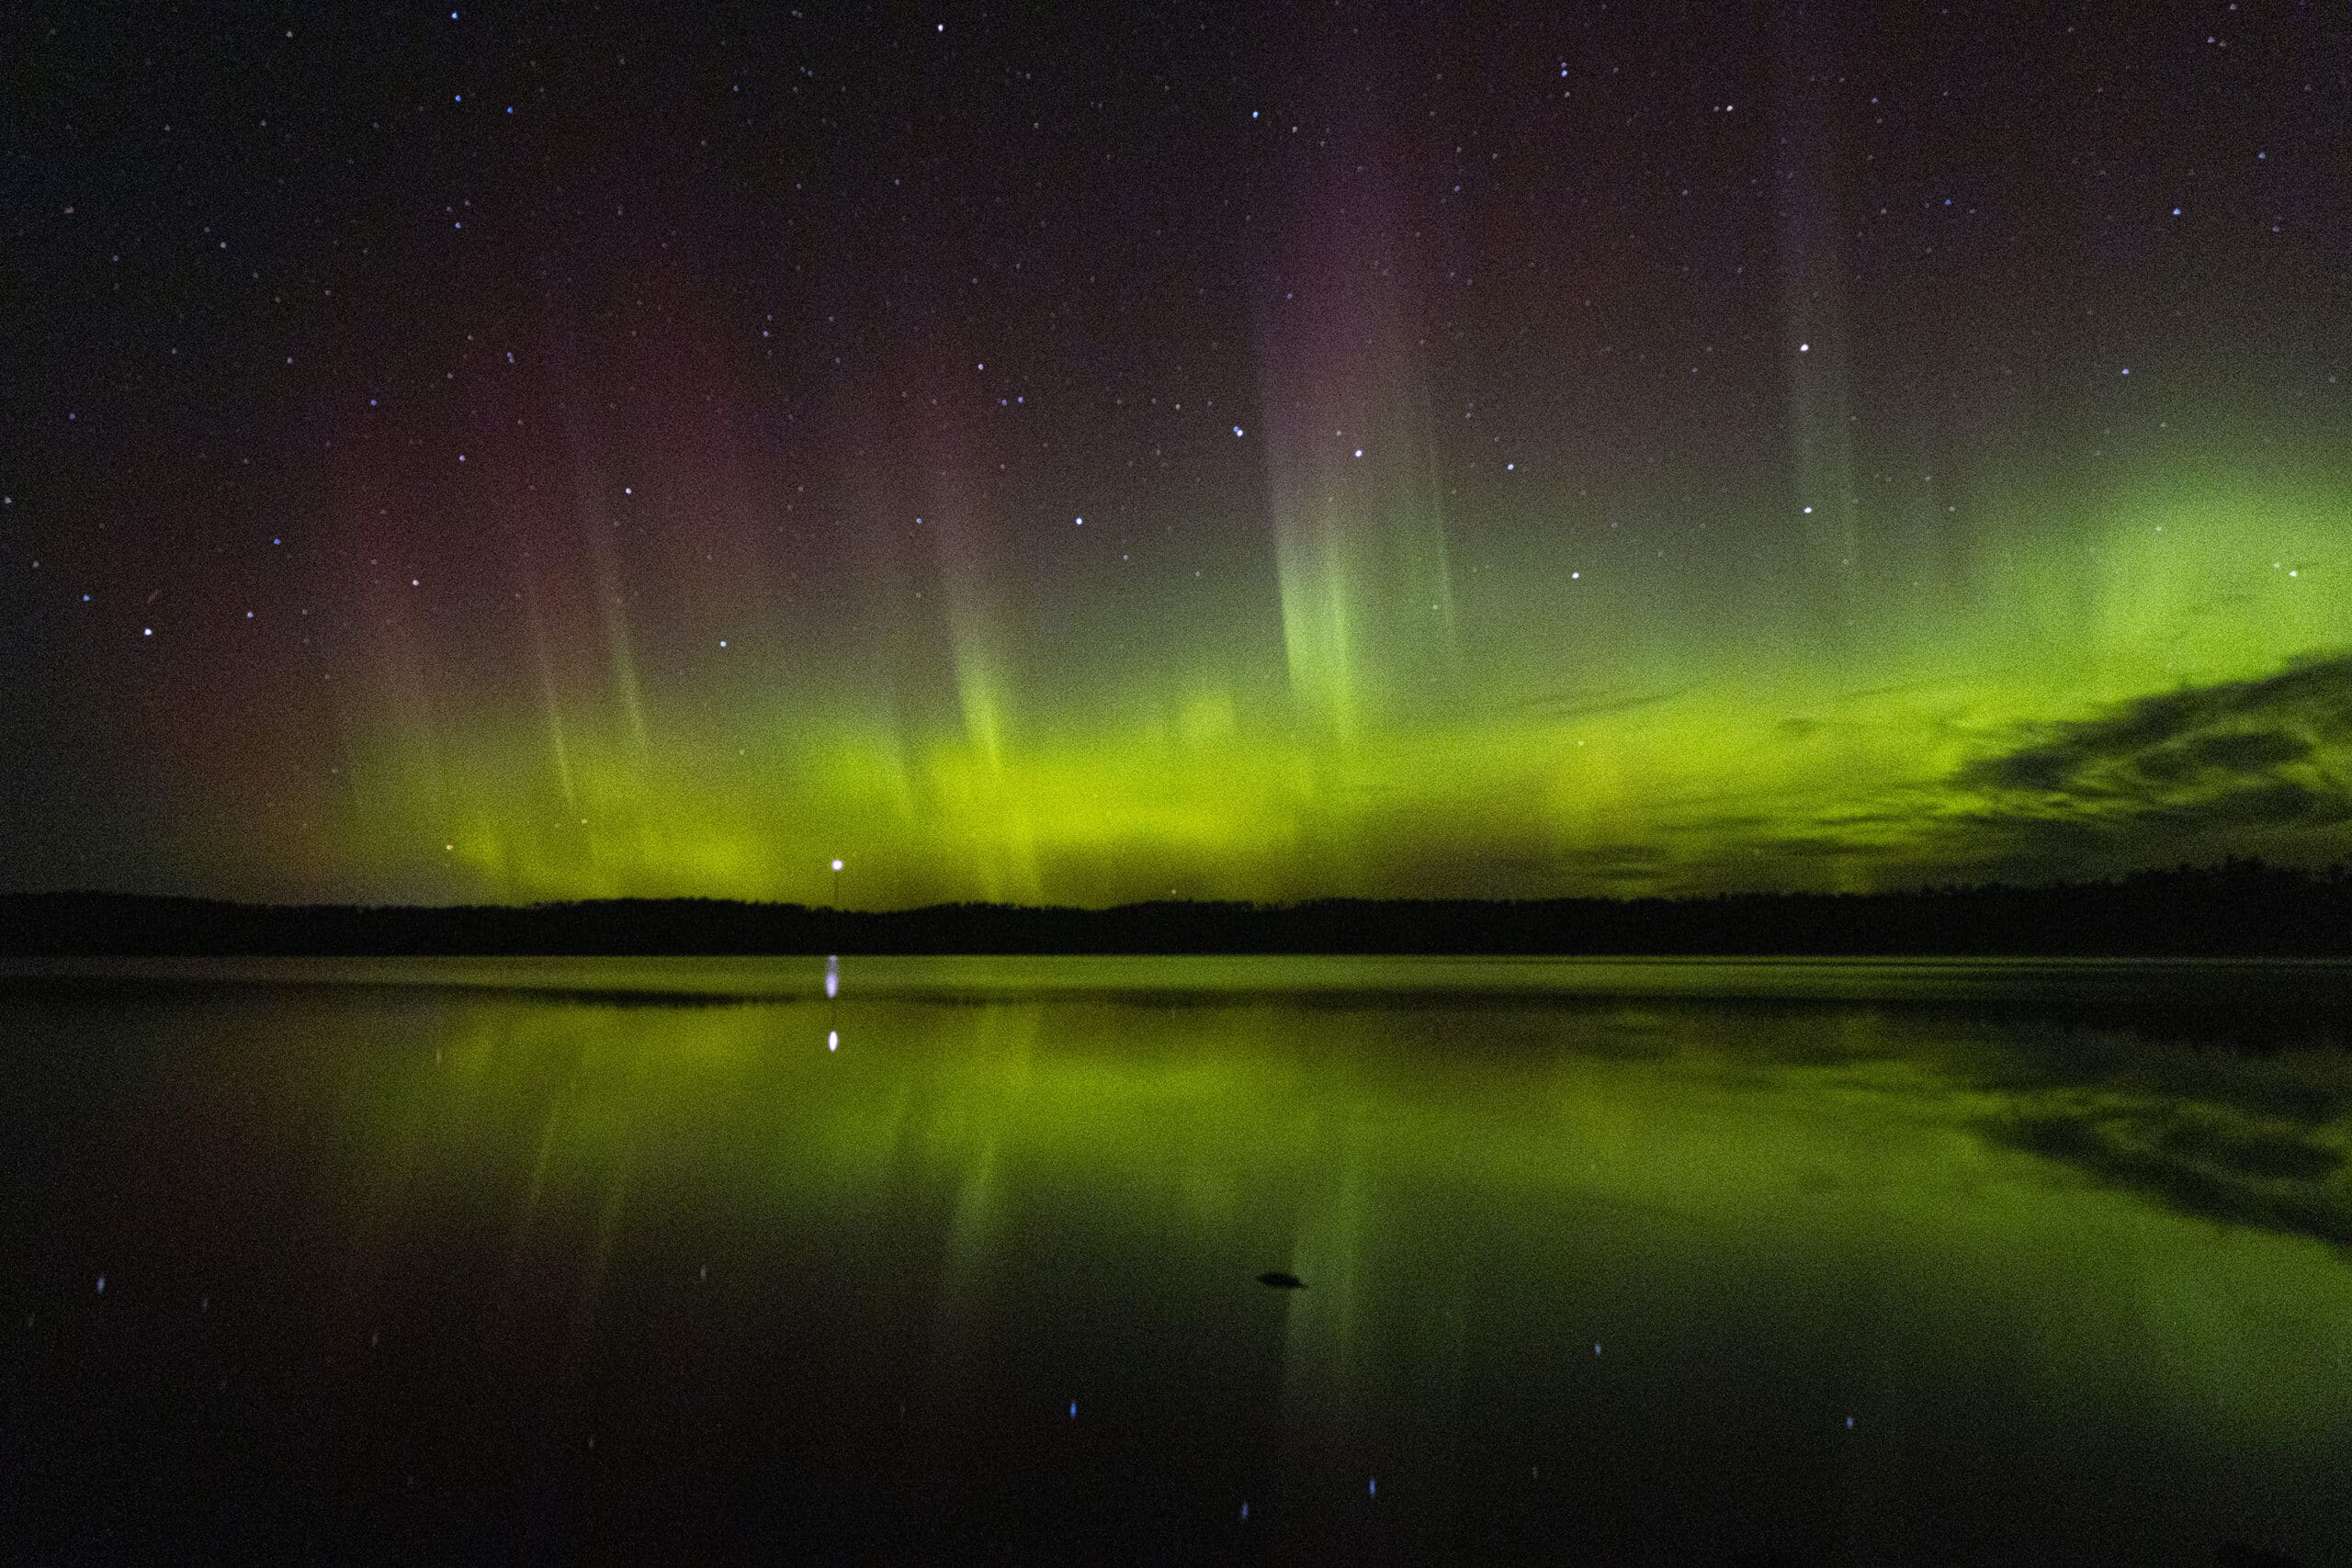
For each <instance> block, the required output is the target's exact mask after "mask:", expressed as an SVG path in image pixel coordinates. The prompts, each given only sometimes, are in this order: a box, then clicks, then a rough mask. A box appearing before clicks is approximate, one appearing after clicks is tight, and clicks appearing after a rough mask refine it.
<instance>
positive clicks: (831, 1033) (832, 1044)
mask: <svg viewBox="0 0 2352 1568" xmlns="http://www.w3.org/2000/svg"><path fill="white" fill-rule="evenodd" d="M841 1048H842V1032H841V1031H840V1030H838V1029H828V1030H827V1031H825V1049H826V1050H828V1051H838V1050H840V1049H841Z"/></svg>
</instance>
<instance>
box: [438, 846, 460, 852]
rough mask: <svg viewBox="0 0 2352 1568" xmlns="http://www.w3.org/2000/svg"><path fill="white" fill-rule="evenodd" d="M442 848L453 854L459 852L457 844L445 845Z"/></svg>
mask: <svg viewBox="0 0 2352 1568" xmlns="http://www.w3.org/2000/svg"><path fill="white" fill-rule="evenodd" d="M441 847H442V848H443V849H445V850H447V851H448V852H450V853H451V854H455V853H457V852H458V846H457V845H455V844H444V845H442V846H441Z"/></svg>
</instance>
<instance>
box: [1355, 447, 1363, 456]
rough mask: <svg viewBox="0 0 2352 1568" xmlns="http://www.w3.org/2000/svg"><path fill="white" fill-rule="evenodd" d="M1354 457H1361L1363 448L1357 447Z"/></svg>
mask: <svg viewBox="0 0 2352 1568" xmlns="http://www.w3.org/2000/svg"><path fill="white" fill-rule="evenodd" d="M1356 456H1357V457H1363V447H1361V446H1359V447H1357V448H1356Z"/></svg>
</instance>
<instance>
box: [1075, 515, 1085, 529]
mask: <svg viewBox="0 0 2352 1568" xmlns="http://www.w3.org/2000/svg"><path fill="white" fill-rule="evenodd" d="M1077 522H1078V525H1079V526H1080V527H1081V528H1083V527H1085V526H1086V519H1085V518H1083V517H1080V518H1079V519H1077Z"/></svg>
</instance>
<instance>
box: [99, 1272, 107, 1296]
mask: <svg viewBox="0 0 2352 1568" xmlns="http://www.w3.org/2000/svg"><path fill="white" fill-rule="evenodd" d="M106 1293H107V1277H106V1276H105V1275H104V1274H101V1275H99V1276H98V1294H100V1295H102V1296H103V1295H105V1294H106Z"/></svg>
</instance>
